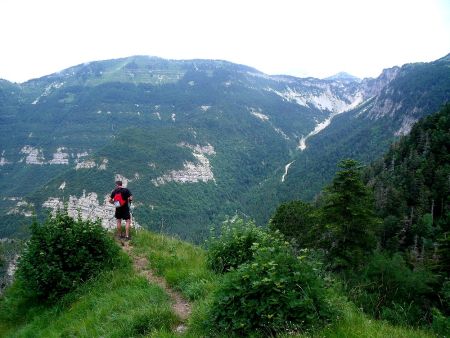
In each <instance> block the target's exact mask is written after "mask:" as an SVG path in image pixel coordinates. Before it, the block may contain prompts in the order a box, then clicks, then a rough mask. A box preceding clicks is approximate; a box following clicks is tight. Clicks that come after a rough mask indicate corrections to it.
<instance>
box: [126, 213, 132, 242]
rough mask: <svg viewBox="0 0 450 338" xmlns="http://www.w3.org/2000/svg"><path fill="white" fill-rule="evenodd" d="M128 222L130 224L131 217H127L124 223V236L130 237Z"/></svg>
mask: <svg viewBox="0 0 450 338" xmlns="http://www.w3.org/2000/svg"><path fill="white" fill-rule="evenodd" d="M130 224H131V219H130V218H128V219H127V220H126V223H125V236H126V237H127V238H129V237H130Z"/></svg>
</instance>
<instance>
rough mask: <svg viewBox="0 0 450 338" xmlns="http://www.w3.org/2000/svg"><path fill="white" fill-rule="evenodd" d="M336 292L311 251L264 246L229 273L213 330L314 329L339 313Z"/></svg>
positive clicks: (217, 298) (216, 302) (213, 313)
mask: <svg viewBox="0 0 450 338" xmlns="http://www.w3.org/2000/svg"><path fill="white" fill-rule="evenodd" d="M330 299H331V297H330V292H329V291H328V290H327V289H326V288H325V286H324V282H323V280H322V279H320V278H319V277H318V273H317V270H316V269H315V268H314V266H313V265H312V263H311V262H310V261H309V259H308V258H307V257H306V256H302V257H295V256H294V255H292V252H291V251H290V250H289V249H288V248H287V247H263V248H259V249H258V250H256V252H255V255H254V259H253V260H252V261H250V262H247V263H244V264H242V265H241V266H240V267H239V268H238V269H237V270H235V271H232V272H230V273H228V274H226V275H225V276H224V281H223V283H222V285H221V286H220V287H219V288H218V290H217V291H216V293H215V294H214V296H213V301H212V304H211V308H210V314H209V325H210V327H211V328H212V331H219V330H220V332H228V333H233V334H235V335H237V336H270V335H273V334H276V333H280V332H286V331H290V332H296V331H303V332H304V331H309V330H312V329H315V328H318V327H321V326H323V325H324V324H325V323H327V322H329V321H331V320H332V319H333V318H334V317H335V316H336V314H337V313H336V309H335V307H333V305H332V302H331V300H330Z"/></svg>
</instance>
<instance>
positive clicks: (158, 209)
mask: <svg viewBox="0 0 450 338" xmlns="http://www.w3.org/2000/svg"><path fill="white" fill-rule="evenodd" d="M448 63H449V61H448V59H446V58H443V59H440V60H437V61H435V62H430V63H423V64H410V65H405V66H403V67H401V68H399V67H395V68H392V69H388V70H385V71H384V72H383V74H381V75H380V77H378V78H376V79H363V80H359V79H356V78H348V77H347V78H336V79H324V80H320V79H314V78H306V79H302V78H296V77H290V76H268V75H266V74H264V73H261V72H259V71H258V70H256V69H253V68H251V67H247V66H244V65H237V64H233V63H230V62H226V61H221V60H184V61H177V60H165V59H160V58H156V57H148V56H134V57H129V58H123V59H115V60H105V61H97V62H91V63H86V64H81V65H77V66H75V67H71V68H68V69H66V70H64V71H61V72H59V73H55V74H51V75H48V76H44V77H42V78H39V79H34V80H31V81H28V82H25V83H22V84H12V83H9V82H7V81H2V82H1V83H0V144H1V149H0V211H1V212H2V213H3V214H5V217H4V218H3V219H2V220H1V221H0V237H26V231H24V225H25V224H27V222H29V219H30V218H29V216H30V215H31V214H32V213H36V215H37V216H38V218H39V219H43V218H45V215H46V213H47V212H48V211H50V210H51V206H53V207H54V206H55V205H57V204H58V203H59V204H60V205H62V204H63V203H64V202H66V203H72V204H73V205H71V208H72V209H71V210H73V212H74V214H75V213H76V212H77V210H82V211H81V212H82V213H84V214H83V215H84V216H85V217H86V216H88V215H91V216H92V215H94V216H95V217H100V218H102V219H103V221H104V225H105V226H113V224H110V223H111V217H112V212H111V210H109V209H108V205H107V204H105V202H104V197H105V196H106V195H107V194H108V193H109V192H110V191H111V190H112V188H113V182H114V180H115V178H116V177H121V178H123V179H124V181H126V182H127V184H128V187H129V188H130V189H131V191H132V192H133V193H134V194H135V201H136V204H135V211H134V214H135V217H136V220H137V221H138V223H139V224H143V225H144V226H145V227H147V228H148V229H152V230H157V229H160V228H161V227H164V228H165V230H166V231H170V232H171V233H175V234H177V235H179V236H180V237H181V238H185V239H189V240H191V241H194V242H198V241H201V240H202V238H204V237H205V236H206V235H207V229H208V227H209V226H211V225H212V224H219V223H221V222H223V221H224V220H226V219H228V218H232V217H234V216H235V215H241V216H243V217H248V218H253V219H256V221H257V223H258V224H260V225H263V224H265V223H267V221H268V219H269V217H270V215H271V214H272V213H273V212H274V211H275V209H276V207H277V205H278V204H279V203H281V202H283V201H288V200H291V199H303V200H312V199H313V198H314V197H315V196H316V194H318V193H319V192H320V191H321V189H322V188H323V186H324V185H325V184H327V183H328V182H329V181H330V180H331V179H332V177H333V175H334V173H335V172H336V164H337V162H338V161H339V160H340V159H341V158H345V157H352V158H355V159H357V160H360V161H362V162H364V163H369V162H370V161H372V160H374V159H375V158H376V157H378V156H380V155H381V154H382V153H383V152H384V151H386V150H387V149H388V146H389V144H390V143H391V142H392V141H393V140H394V139H396V138H397V137H398V136H396V135H400V134H402V133H407V132H408V130H409V128H410V127H411V125H412V124H413V123H414V122H415V121H417V120H418V119H419V118H421V117H423V116H426V115H429V114H431V113H433V112H435V111H437V110H438V109H439V108H440V106H441V105H442V104H444V103H445V102H447V101H448V99H449V97H450V92H449V80H448V79H449V78H450V73H449V69H450V68H449V67H448ZM418 98H420V99H418ZM332 117H333V118H332ZM331 118H332V119H331ZM328 119H331V123H330V124H329V126H328V127H327V128H325V129H323V130H322V131H320V132H319V133H317V134H316V135H313V136H311V137H308V138H307V140H306V143H305V146H306V148H305V149H304V150H301V149H299V145H300V144H301V140H304V138H305V137H306V136H307V135H309V134H310V133H313V131H314V130H315V128H317V126H319V125H320V124H321V123H324V122H326V121H327V120H328ZM288 164H290V167H287V165H288ZM71 201H72V202H71ZM83 203H84V204H83Z"/></svg>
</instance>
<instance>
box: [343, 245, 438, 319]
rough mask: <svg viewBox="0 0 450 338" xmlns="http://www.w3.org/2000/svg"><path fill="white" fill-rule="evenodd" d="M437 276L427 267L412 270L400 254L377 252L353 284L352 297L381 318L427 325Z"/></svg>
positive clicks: (367, 310)
mask: <svg viewBox="0 0 450 338" xmlns="http://www.w3.org/2000/svg"><path fill="white" fill-rule="evenodd" d="M434 282H435V276H433V274H432V273H431V272H430V271H428V270H427V269H425V268H423V267H422V268H417V269H415V270H412V269H411V268H410V267H409V266H408V264H407V263H406V261H405V260H404V258H403V256H402V255H401V254H400V253H395V254H394V255H392V256H390V255H388V254H386V253H383V252H375V254H374V255H373V256H372V257H371V259H370V260H369V262H368V264H367V267H366V268H365V269H364V270H363V271H361V273H360V274H359V275H358V276H353V277H352V280H350V283H351V284H353V286H354V289H353V291H352V292H350V297H351V298H352V299H353V300H354V301H355V302H356V303H357V304H358V305H360V306H361V307H362V308H363V309H364V310H365V311H366V312H368V313H370V314H371V315H373V316H374V317H375V318H378V319H385V320H388V321H389V322H391V323H393V324H398V325H418V324H427V322H428V320H429V318H430V303H431V302H432V299H433V297H432V296H431V294H432V288H431V285H433V283H434Z"/></svg>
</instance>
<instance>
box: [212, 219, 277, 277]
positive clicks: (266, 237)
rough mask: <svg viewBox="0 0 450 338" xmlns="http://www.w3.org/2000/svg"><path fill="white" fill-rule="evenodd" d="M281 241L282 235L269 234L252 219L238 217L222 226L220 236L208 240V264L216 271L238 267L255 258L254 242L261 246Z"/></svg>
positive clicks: (225, 270)
mask: <svg viewBox="0 0 450 338" xmlns="http://www.w3.org/2000/svg"><path fill="white" fill-rule="evenodd" d="M273 241H279V242H281V241H282V240H281V237H280V236H277V235H275V234H269V233H268V232H267V231H266V230H265V229H262V228H260V227H257V226H256V225H255V223H253V222H252V221H248V222H247V223H245V222H244V221H243V220H242V219H238V220H237V221H235V222H234V223H226V224H224V225H223V226H222V229H221V233H220V236H219V237H215V236H211V238H210V239H209V240H208V241H207V247H208V250H207V264H208V267H209V268H210V269H212V270H213V271H215V272H219V273H223V272H227V271H230V270H233V269H236V268H237V267H238V266H239V265H241V264H242V263H245V262H248V261H250V260H251V259H252V258H253V252H254V250H253V248H252V247H253V244H255V243H258V245H259V246H265V245H270V244H273V243H272V242H273Z"/></svg>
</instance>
